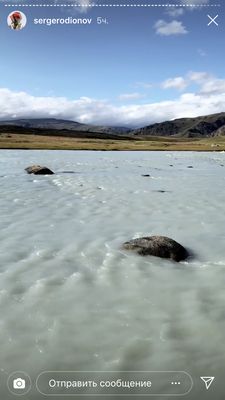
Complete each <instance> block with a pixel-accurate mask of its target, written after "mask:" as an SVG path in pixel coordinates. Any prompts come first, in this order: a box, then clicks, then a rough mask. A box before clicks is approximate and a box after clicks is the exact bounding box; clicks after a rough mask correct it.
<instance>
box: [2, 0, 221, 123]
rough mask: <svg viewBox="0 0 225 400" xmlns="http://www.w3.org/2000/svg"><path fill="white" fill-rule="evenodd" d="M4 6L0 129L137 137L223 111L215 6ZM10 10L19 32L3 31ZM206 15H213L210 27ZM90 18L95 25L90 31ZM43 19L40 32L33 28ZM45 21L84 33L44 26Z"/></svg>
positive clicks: (186, 1)
mask: <svg viewBox="0 0 225 400" xmlns="http://www.w3.org/2000/svg"><path fill="white" fill-rule="evenodd" d="M221 2H222V0H221ZM13 3H14V4H16V2H15V1H14V2H10V1H3V0H1V4H0V16H1V18H0V37H1V40H0V48H1V63H0V77H1V78H0V119H1V120H6V119H12V118H49V117H50V118H63V119H69V120H74V121H78V122H82V123H91V124H96V125H100V124H101V125H111V126H112V125H113V126H128V127H140V126H145V125H148V124H151V123H155V122H161V121H165V120H171V119H174V118H183V117H193V116H197V115H205V114H211V113H216V112H223V111H225V60H224V37H225V35H224V33H225V5H222V6H220V7H214V6H213V5H215V4H218V2H217V1H209V0H205V1H204V0H198V1H197V0H192V1H191V0H180V2H179V1H176V4H179V6H178V7H172V6H170V7H162V5H163V4H165V3H163V2H160V1H154V4H157V5H158V7H137V5H138V4H151V2H150V0H147V1H146V2H144V1H141V0H138V1H135V0H128V1H124V0H123V1H120V2H119V4H127V5H133V7H115V6H114V7H112V6H110V7H101V4H108V5H110V4H111V5H115V4H118V3H117V1H115V0H113V1H112V2H110V1H109V0H107V1H104V2H103V1H100V0H98V1H96V5H98V7H88V4H90V0H87V1H86V0H81V1H80V2H79V4H82V5H83V7H78V6H77V7H72V4H77V5H78V2H77V1H71V0H65V1H64V2H63V4H65V5H67V7H61V6H60V4H61V2H60V0H55V1H54V0H50V1H49V2H47V0H45V1H43V0H41V1H37V2H35V1H34V0H32V1H30V2H28V0H26V1H24V0H21V1H20V2H19V4H20V6H19V7H16V6H15V7H14V6H12V4H13ZM17 4H18V3H17ZM41 4H42V5H43V4H45V7H43V6H42V7H41V6H40V5H41ZM47 4H48V5H49V7H46V5H47ZM166 4H170V5H171V4H173V2H172V1H169V2H168V1H167V2H166ZM50 5H51V7H50ZM84 5H85V7H84ZM134 5H136V6H134ZM191 5H192V6H191ZM193 5H195V6H197V7H193ZM200 5H201V7H200ZM31 6H32V7H31ZM15 10H19V11H22V12H23V13H24V14H25V15H26V17H27V25H26V27H25V28H24V29H22V30H20V31H15V30H12V29H10V28H9V27H8V25H7V17H8V15H9V14H10V13H11V12H12V11H15ZM208 15H209V16H211V18H215V17H216V15H218V17H217V18H216V20H215V21H216V22H217V23H218V26H217V25H216V24H215V23H214V22H211V20H210V18H209V17H208ZM98 17H102V19H103V23H101V24H97V18H98ZM44 18H45V19H48V25H47V23H45V24H43V23H42V24H34V19H36V20H40V19H42V20H43V19H44ZM52 18H55V19H58V20H59V19H60V20H62V19H68V18H72V19H73V20H74V21H75V20H78V19H79V20H82V22H87V19H91V23H90V24H88V23H86V24H84V23H83V24H78V23H76V24H59V23H58V24H52V25H49V21H50V19H52ZM105 22H106V23H105ZM210 22H211V24H210V25H209V26H208V24H209V23H210Z"/></svg>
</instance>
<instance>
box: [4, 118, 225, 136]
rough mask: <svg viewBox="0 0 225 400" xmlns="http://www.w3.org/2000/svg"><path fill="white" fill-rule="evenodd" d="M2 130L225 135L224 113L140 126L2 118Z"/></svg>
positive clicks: (52, 133) (55, 133)
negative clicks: (131, 127) (133, 127)
mask: <svg viewBox="0 0 225 400" xmlns="http://www.w3.org/2000/svg"><path fill="white" fill-rule="evenodd" d="M1 133H10V134H13V133H21V134H33V135H46V136H65V137H79V138H93V139H142V138H145V137H150V136H161V137H162V136H164V137H169V136H171V137H184V138H204V137H205V138H207V137H214V136H225V112H223V113H220V114H211V115H205V116H201V117H196V118H180V119H175V120H172V121H165V122H161V123H155V124H151V125H148V126H144V127H143V128H139V129H128V128H124V127H111V126H97V125H87V124H81V123H79V122H74V121H67V120H63V119H56V118H38V119H17V120H8V121H0V134H1Z"/></svg>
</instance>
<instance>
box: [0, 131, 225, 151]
mask: <svg viewBox="0 0 225 400" xmlns="http://www.w3.org/2000/svg"><path fill="white" fill-rule="evenodd" d="M0 149H23V150H25V149H29V150H102V151H104V150H105V151H106V150H117V151H122V150H130V151H138V150H139V151H145V150H146V151H225V137H222V136H221V137H214V138H204V139H193V138H188V139H187V138H171V137H148V138H143V139H134V140H110V139H90V138H70V137H59V136H41V135H30V134H29V135H24V134H1V135H0Z"/></svg>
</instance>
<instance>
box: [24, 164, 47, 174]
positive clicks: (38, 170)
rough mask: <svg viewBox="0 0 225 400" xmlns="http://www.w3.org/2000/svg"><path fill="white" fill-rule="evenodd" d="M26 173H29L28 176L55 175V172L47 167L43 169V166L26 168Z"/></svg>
mask: <svg viewBox="0 0 225 400" xmlns="http://www.w3.org/2000/svg"><path fill="white" fill-rule="evenodd" d="M25 171H27V173H28V174H34V175H53V174H54V172H53V171H51V170H50V169H49V168H47V167H43V166H41V165H31V166H30V167H27V168H25Z"/></svg>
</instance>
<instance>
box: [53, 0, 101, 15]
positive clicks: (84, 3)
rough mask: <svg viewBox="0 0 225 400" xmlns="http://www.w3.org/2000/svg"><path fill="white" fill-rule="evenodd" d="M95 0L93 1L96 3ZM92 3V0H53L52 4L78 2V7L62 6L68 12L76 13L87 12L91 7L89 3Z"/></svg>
mask: <svg viewBox="0 0 225 400" xmlns="http://www.w3.org/2000/svg"><path fill="white" fill-rule="evenodd" d="M97 2H98V0H97V1H95V3H97ZM92 3H93V1H92V0H64V1H61V0H54V4H71V5H72V4H79V5H81V6H80V7H73V8H72V7H71V8H67V7H64V9H65V10H67V11H69V12H70V14H71V13H72V14H74V13H75V14H76V12H87V11H88V10H89V9H90V8H91V7H90V5H91V4H92ZM62 8H63V7H62Z"/></svg>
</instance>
